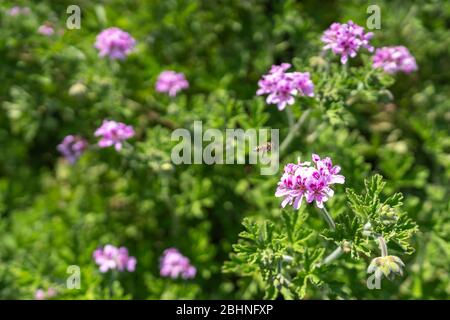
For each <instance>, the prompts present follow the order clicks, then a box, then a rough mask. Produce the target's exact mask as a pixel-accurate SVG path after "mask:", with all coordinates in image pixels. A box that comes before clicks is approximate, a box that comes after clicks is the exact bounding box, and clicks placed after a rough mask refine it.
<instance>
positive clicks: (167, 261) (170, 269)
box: [159, 248, 197, 279]
mask: <svg viewBox="0 0 450 320" xmlns="http://www.w3.org/2000/svg"><path fill="white" fill-rule="evenodd" d="M159 273H160V275H161V276H162V277H170V278H172V279H177V278H179V277H181V278H183V279H191V278H194V277H195V274H196V273H197V269H196V268H195V267H194V266H192V265H191V263H190V262H189V259H188V258H186V257H185V256H183V255H182V254H181V253H180V252H179V251H178V249H176V248H169V249H166V250H164V252H163V255H162V257H161V262H160V272H159Z"/></svg>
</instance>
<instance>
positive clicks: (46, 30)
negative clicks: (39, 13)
mask: <svg viewBox="0 0 450 320" xmlns="http://www.w3.org/2000/svg"><path fill="white" fill-rule="evenodd" d="M38 32H39V33H40V34H42V35H44V36H47V37H49V36H51V35H53V34H54V33H55V29H53V27H52V26H50V25H48V24H43V25H42V26H40V27H39V28H38Z"/></svg>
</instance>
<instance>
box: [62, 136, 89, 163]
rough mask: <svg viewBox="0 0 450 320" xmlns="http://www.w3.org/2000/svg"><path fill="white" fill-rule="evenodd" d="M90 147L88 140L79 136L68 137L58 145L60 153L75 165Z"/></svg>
mask: <svg viewBox="0 0 450 320" xmlns="http://www.w3.org/2000/svg"><path fill="white" fill-rule="evenodd" d="M87 147H88V143H87V141H86V140H84V139H83V138H81V137H79V136H74V135H68V136H66V137H64V139H63V141H62V142H61V143H60V144H59V145H58V147H57V149H58V151H59V152H60V153H61V154H62V155H63V156H64V158H66V159H67V161H69V163H71V164H74V163H75V162H76V161H77V160H78V158H79V157H80V156H81V155H82V154H83V152H84V150H86V148H87Z"/></svg>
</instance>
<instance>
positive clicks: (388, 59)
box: [373, 46, 417, 74]
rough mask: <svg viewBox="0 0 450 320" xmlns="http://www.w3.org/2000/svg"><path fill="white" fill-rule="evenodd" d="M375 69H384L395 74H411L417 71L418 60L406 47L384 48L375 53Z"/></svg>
mask: <svg viewBox="0 0 450 320" xmlns="http://www.w3.org/2000/svg"><path fill="white" fill-rule="evenodd" d="M373 67H374V68H383V69H384V71H385V72H387V73H390V74H393V73H397V72H399V71H401V72H405V73H410V72H413V71H416V70H417V64H416V59H414V57H413V56H412V55H411V53H410V52H409V50H408V49H407V48H405V47H404V46H395V47H382V48H379V49H377V50H376V51H375V55H374V56H373Z"/></svg>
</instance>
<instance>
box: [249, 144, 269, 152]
mask: <svg viewBox="0 0 450 320" xmlns="http://www.w3.org/2000/svg"><path fill="white" fill-rule="evenodd" d="M271 150H272V142H267V143H264V144H262V145H260V146H257V147H256V148H254V149H253V151H255V152H260V153H266V152H269V151H271Z"/></svg>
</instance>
